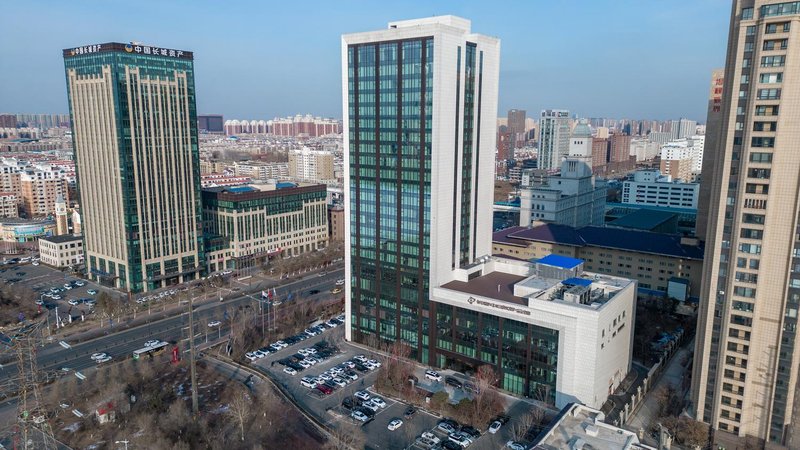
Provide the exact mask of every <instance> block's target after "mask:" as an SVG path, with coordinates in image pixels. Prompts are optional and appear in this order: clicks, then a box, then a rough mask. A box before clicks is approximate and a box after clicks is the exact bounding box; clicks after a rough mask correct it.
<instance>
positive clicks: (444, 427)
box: [436, 421, 456, 434]
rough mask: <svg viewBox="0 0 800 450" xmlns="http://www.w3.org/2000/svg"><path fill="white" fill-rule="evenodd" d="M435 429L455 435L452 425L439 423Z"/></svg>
mask: <svg viewBox="0 0 800 450" xmlns="http://www.w3.org/2000/svg"><path fill="white" fill-rule="evenodd" d="M436 428H438V429H440V430H442V431H444V432H445V433H447V434H450V433H455V431H456V429H455V428H454V427H453V425H450V423H448V422H444V421H442V422H439V424H438V425H436Z"/></svg>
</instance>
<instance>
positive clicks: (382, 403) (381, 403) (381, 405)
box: [370, 397, 386, 409]
mask: <svg viewBox="0 0 800 450" xmlns="http://www.w3.org/2000/svg"><path fill="white" fill-rule="evenodd" d="M370 401H371V402H372V403H374V404H376V405H377V406H378V407H379V408H381V409H383V408H386V402H385V401H383V399H382V398H380V397H372V400H370Z"/></svg>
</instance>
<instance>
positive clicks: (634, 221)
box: [608, 209, 677, 230]
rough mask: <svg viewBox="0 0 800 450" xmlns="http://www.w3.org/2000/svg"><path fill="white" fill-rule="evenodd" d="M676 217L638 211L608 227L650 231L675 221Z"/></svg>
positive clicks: (664, 212) (649, 210)
mask: <svg viewBox="0 0 800 450" xmlns="http://www.w3.org/2000/svg"><path fill="white" fill-rule="evenodd" d="M676 216H677V214H676V213H674V212H668V211H657V210H653V209H639V210H636V211H633V212H630V213H628V214H626V215H624V216H622V217H620V218H619V219H616V220H614V221H612V222H610V223H609V224H608V225H609V226H614V227H622V228H633V229H636V230H652V229H654V228H656V227H658V226H659V225H662V224H664V223H666V222H669V221H671V220H676Z"/></svg>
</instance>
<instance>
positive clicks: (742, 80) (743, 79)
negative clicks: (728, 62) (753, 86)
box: [740, 74, 750, 84]
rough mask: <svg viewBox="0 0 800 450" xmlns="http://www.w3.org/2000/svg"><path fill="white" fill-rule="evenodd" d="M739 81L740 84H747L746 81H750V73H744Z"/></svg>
mask: <svg viewBox="0 0 800 450" xmlns="http://www.w3.org/2000/svg"><path fill="white" fill-rule="evenodd" d="M740 82H741V83H742V84H747V83H749V82H750V75H747V74H745V75H742V78H741V80H740Z"/></svg>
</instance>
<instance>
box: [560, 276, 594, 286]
mask: <svg viewBox="0 0 800 450" xmlns="http://www.w3.org/2000/svg"><path fill="white" fill-rule="evenodd" d="M561 283H562V284H566V285H568V286H591V285H592V280H587V279H586V278H567V279H566V280H564V281H562V282H561Z"/></svg>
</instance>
